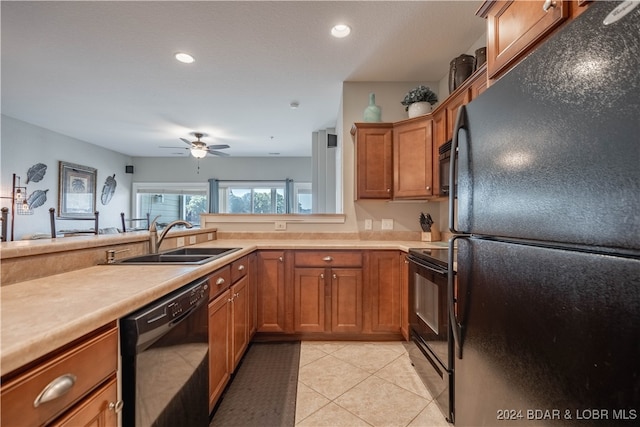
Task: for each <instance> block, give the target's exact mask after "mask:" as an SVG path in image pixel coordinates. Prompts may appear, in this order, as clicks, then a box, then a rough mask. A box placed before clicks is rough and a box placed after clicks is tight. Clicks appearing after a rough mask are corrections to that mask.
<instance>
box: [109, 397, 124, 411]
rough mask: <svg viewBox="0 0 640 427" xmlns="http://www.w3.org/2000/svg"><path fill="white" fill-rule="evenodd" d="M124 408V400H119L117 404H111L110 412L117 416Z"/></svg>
mask: <svg viewBox="0 0 640 427" xmlns="http://www.w3.org/2000/svg"><path fill="white" fill-rule="evenodd" d="M123 406H124V402H123V401H122V400H118V401H117V402H109V410H110V411H113V412H115V413H116V414H117V413H118V412H120V411H121V410H122V407H123Z"/></svg>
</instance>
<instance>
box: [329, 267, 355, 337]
mask: <svg viewBox="0 0 640 427" xmlns="http://www.w3.org/2000/svg"><path fill="white" fill-rule="evenodd" d="M330 274H331V277H330V278H329V280H331V332H362V269H361V268H332V269H331V270H330Z"/></svg>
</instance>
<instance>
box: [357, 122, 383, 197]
mask: <svg viewBox="0 0 640 427" xmlns="http://www.w3.org/2000/svg"><path fill="white" fill-rule="evenodd" d="M392 128H393V124H391V123H356V124H354V125H353V127H352V128H351V135H352V136H353V137H354V141H355V153H356V154H355V169H356V183H355V185H356V189H355V190H356V198H357V199H390V198H391V197H392V193H391V191H392V187H393V181H392V180H393V160H392V159H393V157H392V156H393V151H392V143H393V140H392Z"/></svg>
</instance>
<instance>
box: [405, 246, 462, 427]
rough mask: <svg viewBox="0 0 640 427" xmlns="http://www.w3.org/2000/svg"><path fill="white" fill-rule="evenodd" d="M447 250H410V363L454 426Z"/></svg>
mask: <svg viewBox="0 0 640 427" xmlns="http://www.w3.org/2000/svg"><path fill="white" fill-rule="evenodd" d="M448 253H449V250H448V249H409V255H408V256H407V259H408V261H409V333H410V336H411V343H410V344H409V345H407V351H408V353H409V357H410V359H411V363H412V364H413V366H414V367H415V369H416V372H417V373H418V375H419V376H420V378H421V379H422V382H423V383H424V384H425V386H426V387H427V389H428V390H429V393H431V395H432V397H433V399H434V400H435V401H436V403H437V404H438V407H439V408H440V410H441V411H442V413H443V415H444V416H445V417H446V418H447V420H448V421H449V422H453V403H454V402H453V363H452V357H453V356H452V344H453V337H452V332H451V327H450V325H449V311H448V288H447V287H448V281H447V274H448V272H447V261H448Z"/></svg>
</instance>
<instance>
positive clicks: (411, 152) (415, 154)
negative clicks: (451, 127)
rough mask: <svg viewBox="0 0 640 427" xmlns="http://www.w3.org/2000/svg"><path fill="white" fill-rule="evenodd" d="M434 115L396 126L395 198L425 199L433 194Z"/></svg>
mask: <svg viewBox="0 0 640 427" xmlns="http://www.w3.org/2000/svg"><path fill="white" fill-rule="evenodd" d="M431 126H432V120H431V117H430V116H429V117H420V118H417V119H413V120H409V121H405V122H402V123H401V124H399V125H397V126H395V127H394V129H393V198H394V199H422V198H427V197H429V196H432V195H433V194H434V193H433V134H432V129H431Z"/></svg>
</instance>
